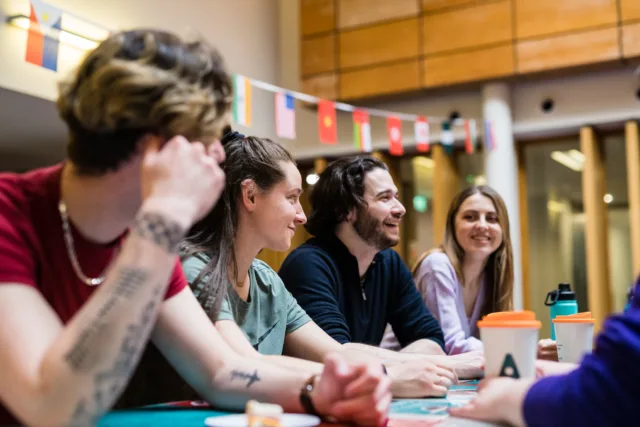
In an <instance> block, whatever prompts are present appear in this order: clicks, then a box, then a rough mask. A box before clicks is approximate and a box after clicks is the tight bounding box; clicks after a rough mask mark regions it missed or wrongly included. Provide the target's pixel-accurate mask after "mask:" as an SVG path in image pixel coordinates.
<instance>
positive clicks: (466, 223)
mask: <svg viewBox="0 0 640 427" xmlns="http://www.w3.org/2000/svg"><path fill="white" fill-rule="evenodd" d="M455 235H456V240H457V241H458V244H459V245H460V247H461V248H462V249H463V250H464V253H465V257H472V258H475V259H485V258H488V257H489V255H491V254H492V253H493V252H495V251H496V250H497V249H498V248H499V247H500V245H501V244H502V227H501V226H500V221H499V216H498V212H497V211H496V207H495V206H494V204H493V202H492V201H491V199H490V198H488V197H487V196H484V195H483V194H481V193H475V194H472V195H471V196H469V197H467V198H466V199H465V200H464V202H462V204H461V205H460V208H459V209H458V212H457V213H456V217H455Z"/></svg>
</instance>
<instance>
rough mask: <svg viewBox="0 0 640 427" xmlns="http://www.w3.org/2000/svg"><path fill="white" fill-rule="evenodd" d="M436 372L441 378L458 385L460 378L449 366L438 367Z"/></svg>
mask: <svg viewBox="0 0 640 427" xmlns="http://www.w3.org/2000/svg"><path fill="white" fill-rule="evenodd" d="M435 372H436V374H438V375H439V376H441V377H444V378H446V379H447V380H449V382H450V383H451V384H456V383H457V382H458V376H457V375H456V373H455V371H454V370H453V369H452V368H450V367H448V366H441V365H437V366H436V370H435Z"/></svg>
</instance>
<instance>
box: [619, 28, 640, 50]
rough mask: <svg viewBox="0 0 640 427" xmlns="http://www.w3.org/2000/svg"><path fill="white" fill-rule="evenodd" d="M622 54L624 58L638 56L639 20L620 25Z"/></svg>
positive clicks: (639, 44) (639, 43) (639, 40)
mask: <svg viewBox="0 0 640 427" xmlns="http://www.w3.org/2000/svg"><path fill="white" fill-rule="evenodd" d="M622 55H623V56H624V57H625V58H633V57H636V56H640V22H638V23H637V24H625V25H623V26H622Z"/></svg>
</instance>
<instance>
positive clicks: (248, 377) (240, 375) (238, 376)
mask: <svg viewBox="0 0 640 427" xmlns="http://www.w3.org/2000/svg"><path fill="white" fill-rule="evenodd" d="M234 380H241V381H247V388H249V387H251V386H252V385H253V383H257V382H258V381H260V377H259V376H258V370H257V369H256V370H255V371H253V373H251V372H242V371H238V370H235V369H234V370H233V371H231V381H234Z"/></svg>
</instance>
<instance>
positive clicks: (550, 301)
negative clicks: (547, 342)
mask: <svg viewBox="0 0 640 427" xmlns="http://www.w3.org/2000/svg"><path fill="white" fill-rule="evenodd" d="M544 305H546V306H547V307H549V311H550V316H551V320H552V322H551V339H552V340H555V339H556V331H555V329H554V328H553V319H554V318H555V317H556V316H567V315H569V314H576V313H577V312H578V301H576V294H575V292H573V291H572V290H571V285H570V284H568V283H560V285H558V289H554V290H553V291H551V292H549V293H548V294H547V298H546V299H545V300H544Z"/></svg>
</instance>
